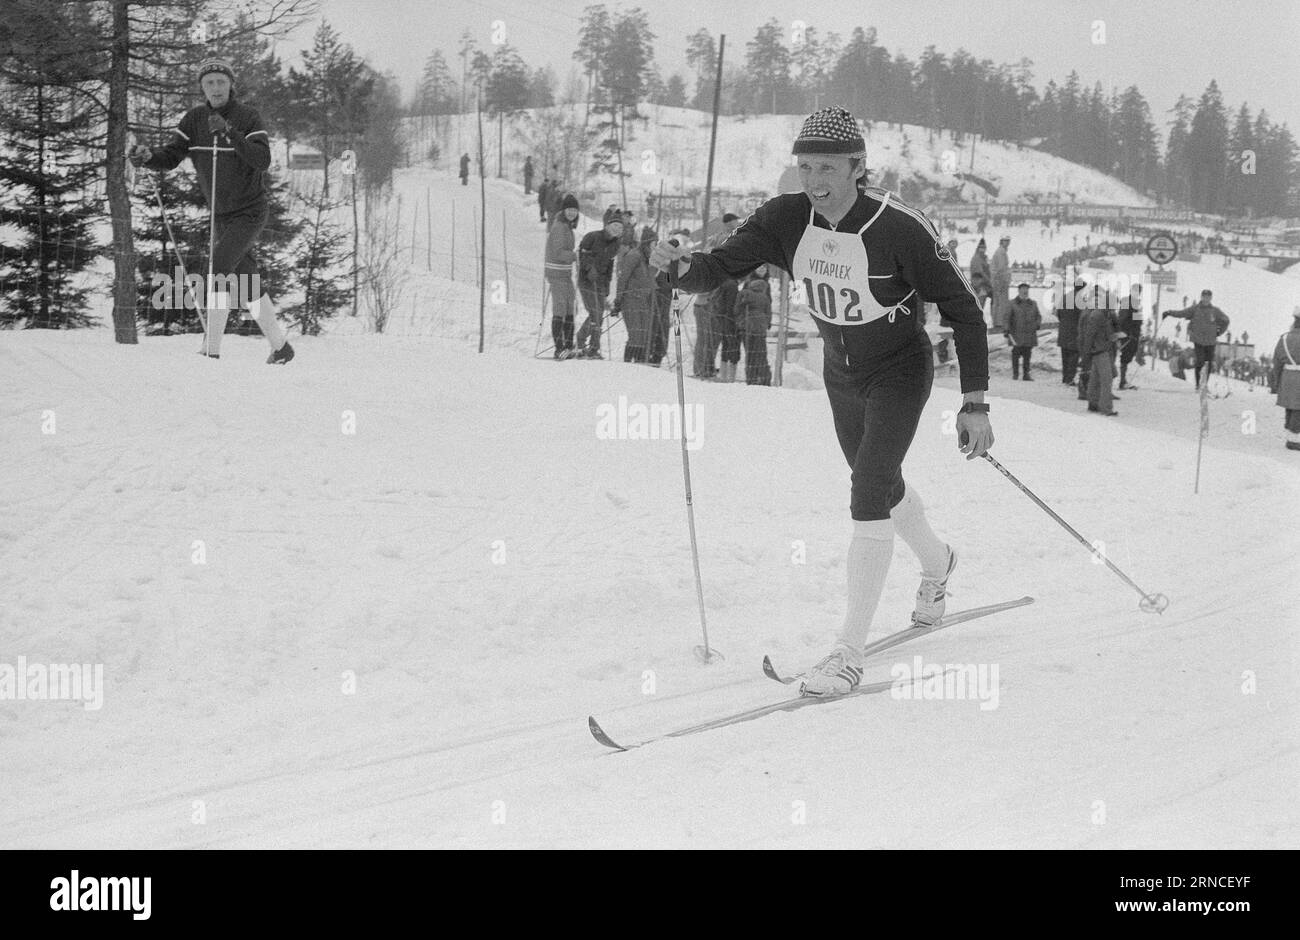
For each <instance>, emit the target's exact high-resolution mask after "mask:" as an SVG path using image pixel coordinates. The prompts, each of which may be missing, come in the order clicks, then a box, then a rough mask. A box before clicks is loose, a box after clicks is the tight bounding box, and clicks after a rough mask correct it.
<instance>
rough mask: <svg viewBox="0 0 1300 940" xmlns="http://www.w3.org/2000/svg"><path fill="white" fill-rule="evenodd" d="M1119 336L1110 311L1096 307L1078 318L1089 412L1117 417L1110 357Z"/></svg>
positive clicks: (1081, 358) (1080, 352) (1092, 306)
mask: <svg viewBox="0 0 1300 940" xmlns="http://www.w3.org/2000/svg"><path fill="white" fill-rule="evenodd" d="M1117 338H1118V337H1117V336H1116V333H1115V330H1114V328H1113V326H1112V323H1111V318H1110V311H1109V310H1107V309H1106V308H1105V307H1102V306H1099V305H1097V304H1096V303H1094V304H1092V305H1091V306H1090V307H1089V308H1088V309H1087V310H1084V311H1083V312H1082V313H1081V314H1080V315H1079V359H1080V366H1081V368H1082V370H1083V372H1084V373H1085V374H1086V375H1087V377H1088V378H1087V395H1088V410H1089V411H1099V412H1101V413H1102V414H1104V415H1108V416H1109V415H1116V414H1118V413H1119V412H1117V411H1115V408H1114V405H1113V403H1112V399H1111V389H1110V384H1111V382H1112V381H1113V380H1114V375H1113V369H1112V366H1111V354H1112V352H1113V350H1114V346H1115V341H1116V339H1117Z"/></svg>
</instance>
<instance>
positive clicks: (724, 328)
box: [709, 279, 743, 382]
mask: <svg viewBox="0 0 1300 940" xmlns="http://www.w3.org/2000/svg"><path fill="white" fill-rule="evenodd" d="M739 293H740V283H739V282H738V281H735V280H730V279H729V280H726V281H723V282H722V286H721V287H719V288H718V289H717V290H715V291H714V292H713V297H712V300H711V302H710V305H709V306H710V308H711V309H712V311H713V340H714V342H715V343H717V344H718V347H719V348H720V349H721V352H722V361H721V363H720V364H719V366H718V374H717V375H716V376H715V378H716V379H717V380H718V381H719V382H734V381H736V366H737V365H738V364H739V362H740V342H741V336H742V330H743V327H742V326H741V324H740V322H739V316H738V314H739V311H738V310H737V307H736V301H737V298H738V296H739Z"/></svg>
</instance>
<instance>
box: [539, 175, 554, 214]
mask: <svg viewBox="0 0 1300 940" xmlns="http://www.w3.org/2000/svg"><path fill="white" fill-rule="evenodd" d="M550 196H551V178H550V177H549V176H543V177H542V185H541V186H538V187H537V221H538V222H545V221H546V200H547V199H549V198H550Z"/></svg>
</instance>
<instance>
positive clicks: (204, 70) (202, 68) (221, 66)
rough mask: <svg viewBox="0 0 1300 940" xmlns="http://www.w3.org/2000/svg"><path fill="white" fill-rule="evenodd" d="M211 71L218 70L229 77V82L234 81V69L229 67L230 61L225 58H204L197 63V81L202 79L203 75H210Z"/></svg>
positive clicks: (232, 82)
mask: <svg viewBox="0 0 1300 940" xmlns="http://www.w3.org/2000/svg"><path fill="white" fill-rule="evenodd" d="M213 72H220V73H221V74H222V75H224V76H226V78H228V79H230V84H232V85H233V84H234V83H235V70H234V69H232V68H231V67H230V63H229V62H227V61H226V60H225V59H217V58H213V59H204V60H203V61H202V62H201V63H199V77H198V79H197V80H198V81H200V82H201V81H203V76H204V75H211V74H212V73H213Z"/></svg>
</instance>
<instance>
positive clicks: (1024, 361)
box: [1006, 281, 1043, 382]
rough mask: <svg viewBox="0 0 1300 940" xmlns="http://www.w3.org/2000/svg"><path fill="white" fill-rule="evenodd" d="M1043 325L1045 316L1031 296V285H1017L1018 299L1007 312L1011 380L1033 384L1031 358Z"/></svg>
mask: <svg viewBox="0 0 1300 940" xmlns="http://www.w3.org/2000/svg"><path fill="white" fill-rule="evenodd" d="M1042 325H1043V315H1042V313H1041V312H1039V309H1038V302H1037V301H1035V300H1033V299H1031V298H1030V296H1029V284H1028V283H1026V282H1024V281H1021V282H1020V283H1019V284H1017V285H1016V297H1015V299H1014V300H1012V301H1011V309H1010V310H1008V311H1007V334H1006V335H1007V340H1008V341H1009V342H1010V343H1011V378H1012V379H1013V380H1014V379H1018V378H1020V373H1021V371H1022V367H1023V372H1024V380H1025V381H1026V382H1032V381H1033V379H1032V378H1031V377H1030V375H1029V358H1030V355H1031V353H1032V352H1033V349H1034V347H1035V346H1037V345H1038V328H1039V327H1040V326H1042Z"/></svg>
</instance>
